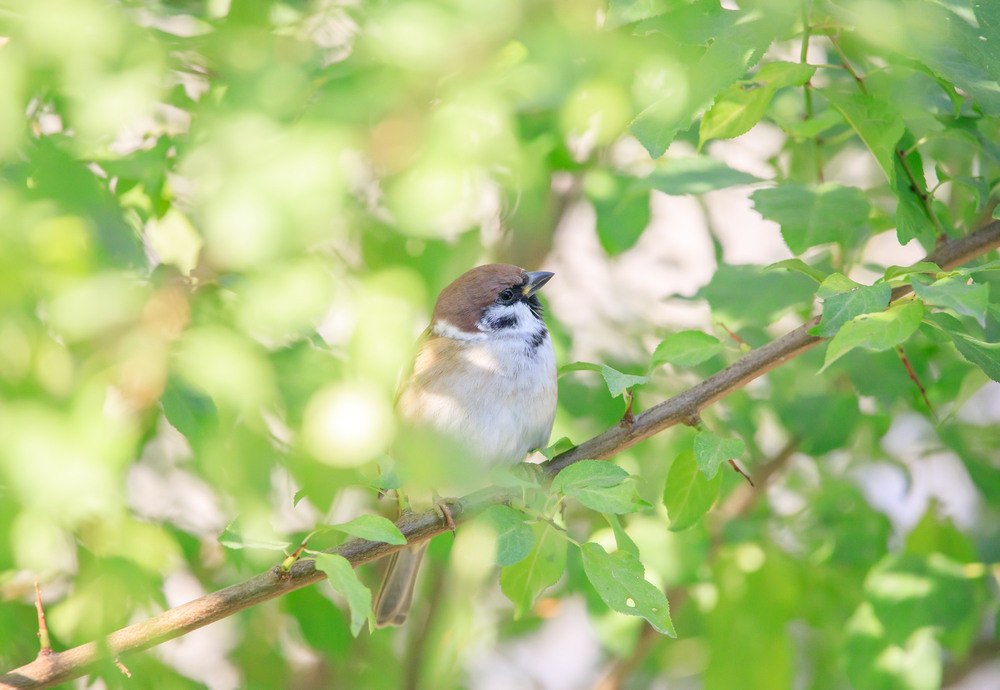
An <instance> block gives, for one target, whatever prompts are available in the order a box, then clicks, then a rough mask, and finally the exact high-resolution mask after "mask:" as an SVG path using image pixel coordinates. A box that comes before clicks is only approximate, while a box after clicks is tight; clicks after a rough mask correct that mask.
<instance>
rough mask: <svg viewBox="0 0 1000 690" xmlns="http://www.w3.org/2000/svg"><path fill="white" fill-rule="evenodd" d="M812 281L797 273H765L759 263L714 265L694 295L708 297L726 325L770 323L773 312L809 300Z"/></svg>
mask: <svg viewBox="0 0 1000 690" xmlns="http://www.w3.org/2000/svg"><path fill="white" fill-rule="evenodd" d="M815 293H816V284H815V283H814V282H813V281H812V280H811V279H810V278H807V277H806V276H804V275H801V274H798V273H784V274H783V273H765V272H764V271H763V270H762V268H761V267H760V266H730V265H728V264H722V265H720V266H719V268H718V269H716V271H715V274H714V275H713V276H712V280H711V281H710V282H709V284H708V285H706V286H705V287H703V288H702V289H701V290H699V291H698V296H699V297H702V298H704V299H707V300H708V303H709V305H711V307H712V315H713V317H715V318H717V319H721V320H722V321H724V322H725V323H726V325H727V326H728V327H729V328H736V327H738V326H740V325H742V324H761V323H770V322H771V321H772V320H773V317H774V316H775V315H776V314H779V313H781V312H783V311H785V310H786V309H788V308H790V307H793V306H798V305H801V304H806V303H808V304H812V301H813V296H814V295H815Z"/></svg>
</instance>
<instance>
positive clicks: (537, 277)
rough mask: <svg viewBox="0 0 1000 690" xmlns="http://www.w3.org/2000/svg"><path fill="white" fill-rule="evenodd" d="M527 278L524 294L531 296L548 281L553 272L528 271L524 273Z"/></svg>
mask: <svg viewBox="0 0 1000 690" xmlns="http://www.w3.org/2000/svg"><path fill="white" fill-rule="evenodd" d="M524 275H525V276H526V277H527V278H528V282H527V283H526V284H525V286H524V288H523V290H524V296H525V297H531V296H532V295H533V294H535V293H536V292H538V291H539V290H540V289H541V288H542V286H543V285H545V283H547V282H549V279H550V278H551V277H552V276H554V275H555V273H550V272H548V271H528V272H527V273H525V274H524Z"/></svg>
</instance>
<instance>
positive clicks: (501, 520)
mask: <svg viewBox="0 0 1000 690" xmlns="http://www.w3.org/2000/svg"><path fill="white" fill-rule="evenodd" d="M478 519H479V520H480V521H481V522H482V523H483V524H486V525H489V527H490V528H491V529H492V530H493V532H494V533H495V534H496V538H497V552H496V562H497V565H499V566H501V567H505V566H508V565H513V564H515V563H517V562H519V561H522V560H524V559H525V558H527V557H528V555H529V554H530V553H531V551H532V549H534V547H535V533H534V532H533V531H532V530H531V525H528V524H527V523H525V521H524V515H523V514H522V513H520V512H518V511H516V510H514V509H513V508H511V507H510V506H504V505H499V506H490V507H489V508H487V509H486V510H485V511H483V513H482V515H480V516H479V518H478Z"/></svg>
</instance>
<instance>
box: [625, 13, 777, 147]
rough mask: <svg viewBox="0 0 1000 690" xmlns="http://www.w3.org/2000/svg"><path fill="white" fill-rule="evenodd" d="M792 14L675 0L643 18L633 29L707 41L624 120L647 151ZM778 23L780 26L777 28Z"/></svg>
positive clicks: (673, 132)
mask: <svg viewBox="0 0 1000 690" xmlns="http://www.w3.org/2000/svg"><path fill="white" fill-rule="evenodd" d="M792 21H794V19H793V18H792V17H791V16H790V15H782V13H780V12H776V11H768V12H759V11H756V10H753V9H751V10H726V9H722V8H721V7H719V6H718V5H715V6H711V3H695V4H689V3H681V4H680V6H679V9H678V10H675V11H673V12H670V13H668V14H664V15H662V16H660V17H656V18H654V19H648V20H646V21H643V22H642V23H641V24H639V25H638V27H637V28H636V33H637V34H644V33H653V32H655V33H663V34H665V35H666V36H668V37H670V38H671V41H676V42H678V43H687V44H695V45H700V46H707V47H706V48H704V52H702V54H701V57H700V59H698V61H697V63H696V64H694V65H689V66H688V67H687V69H686V72H685V74H684V79H683V80H677V82H678V84H679V85H676V86H674V85H671V87H670V88H665V89H663V91H664V92H665V93H664V96H663V98H661V99H660V100H658V101H656V102H654V103H653V104H651V105H650V106H648V107H647V108H645V109H644V110H643V111H642V112H640V113H639V114H638V115H637V116H636V118H635V119H634V120H633V121H632V123H631V124H630V125H629V131H631V132H632V134H633V135H634V136H635V138H636V139H638V140H639V143H641V144H642V145H643V147H644V148H645V149H646V151H647V152H649V155H650V157H652V158H659V157H660V156H662V155H663V153H664V152H665V151H666V150H667V146H669V144H670V142H672V141H673V140H674V138H675V137H676V136H677V133H678V132H682V131H684V130H687V129H688V128H689V127H690V126H691V123H692V122H694V118H695V116H696V115H697V114H698V113H700V112H701V111H702V110H704V108H705V107H706V106H708V105H709V104H710V103H711V102H712V101H713V100H714V99H715V97H716V96H717V95H718V94H719V92H721V91H722V90H723V89H726V88H728V87H729V86H730V85H731V84H732V83H733V82H734V81H736V80H737V79H739V78H740V77H742V76H743V75H744V74H745V73H746V70H747V69H748V68H749V67H750V66H751V65H753V64H754V63H756V62H757V61H758V60H759V59H760V58H761V56H762V55H763V54H764V51H765V50H766V49H767V47H768V46H769V45H770V43H771V41H772V40H773V39H774V37H775V35H777V34H776V33H775V32H776V31H777V32H778V33H781V32H783V31H785V30H787V29H788V28H790V26H791V23H792ZM779 25H781V26H782V28H778V26H779Z"/></svg>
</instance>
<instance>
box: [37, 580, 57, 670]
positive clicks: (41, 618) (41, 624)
mask: <svg viewBox="0 0 1000 690" xmlns="http://www.w3.org/2000/svg"><path fill="white" fill-rule="evenodd" d="M35 609H36V610H37V611H38V641H39V644H40V645H41V648H40V649H39V650H38V656H40V657H44V656H49V655H50V654H52V653H53V652H52V643H51V641H50V640H49V626H48V625H47V624H46V623H45V609H43V608H42V592H41V590H39V589H38V576H37V575H36V576H35Z"/></svg>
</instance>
